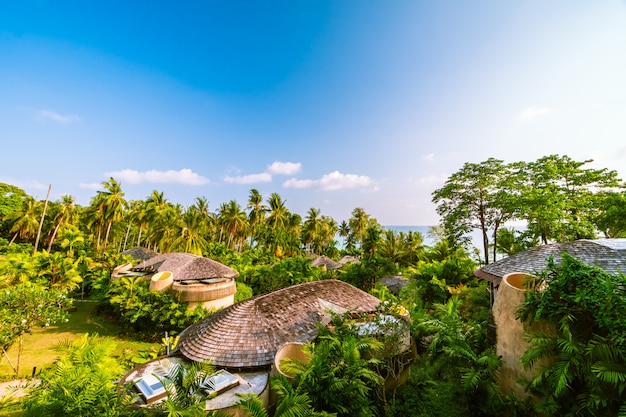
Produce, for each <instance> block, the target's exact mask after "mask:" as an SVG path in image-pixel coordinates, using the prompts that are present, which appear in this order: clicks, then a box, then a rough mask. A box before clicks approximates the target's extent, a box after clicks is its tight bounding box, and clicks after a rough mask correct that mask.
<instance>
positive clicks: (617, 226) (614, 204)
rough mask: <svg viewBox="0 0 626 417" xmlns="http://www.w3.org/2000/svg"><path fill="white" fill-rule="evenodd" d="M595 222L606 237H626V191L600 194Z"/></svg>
mask: <svg viewBox="0 0 626 417" xmlns="http://www.w3.org/2000/svg"><path fill="white" fill-rule="evenodd" d="M597 198H598V204H597V207H598V209H599V213H598V215H597V216H596V217H595V219H594V222H595V225H596V227H597V228H598V230H600V232H601V233H602V234H603V235H604V237H606V238H623V237H626V192H605V193H600V194H599V195H598V196H597Z"/></svg>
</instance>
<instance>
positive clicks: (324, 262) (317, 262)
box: [311, 256, 341, 269]
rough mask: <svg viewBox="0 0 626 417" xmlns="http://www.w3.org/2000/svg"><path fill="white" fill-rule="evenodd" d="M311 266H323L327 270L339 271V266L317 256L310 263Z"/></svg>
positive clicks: (330, 260) (323, 257)
mask: <svg viewBox="0 0 626 417" xmlns="http://www.w3.org/2000/svg"><path fill="white" fill-rule="evenodd" d="M311 265H312V266H325V267H326V268H328V269H339V268H341V264H340V263H337V262H335V261H333V260H332V259H330V258H327V257H325V256H318V257H317V258H315V259H313V260H312V261H311Z"/></svg>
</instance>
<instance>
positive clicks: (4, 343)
mask: <svg viewBox="0 0 626 417" xmlns="http://www.w3.org/2000/svg"><path fill="white" fill-rule="evenodd" d="M71 304H72V301H71V300H70V299H68V298H67V296H66V295H65V294H64V293H63V292H62V291H60V290H58V289H47V288H45V287H42V286H39V285H36V284H30V283H23V284H18V285H15V286H12V287H5V288H3V289H0V323H2V326H0V347H2V349H3V350H4V351H6V350H8V349H9V347H11V345H13V343H15V341H16V340H17V339H18V338H20V337H22V336H23V335H24V334H27V333H30V332H31V331H32V329H33V328H35V327H46V326H50V325H51V324H55V323H57V322H59V321H61V320H65V318H66V310H67V308H69V307H70V306H71ZM20 354H21V351H20V352H18V363H19V355H20ZM15 371H16V373H18V372H19V369H16V370H15Z"/></svg>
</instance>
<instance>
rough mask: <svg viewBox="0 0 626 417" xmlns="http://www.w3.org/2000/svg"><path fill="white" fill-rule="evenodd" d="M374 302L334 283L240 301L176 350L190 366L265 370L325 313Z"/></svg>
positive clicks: (190, 333)
mask: <svg viewBox="0 0 626 417" xmlns="http://www.w3.org/2000/svg"><path fill="white" fill-rule="evenodd" d="M379 303H380V300H378V299H377V298H376V297H374V296H372V295H370V294H368V293H366V292H364V291H361V290H359V289H358V288H355V287H353V286H352V285H350V284H348V283H346V282H343V281H338V280H322V281H313V282H307V283H304V284H298V285H294V286H291V287H287V288H282V289H280V290H277V291H274V292H271V293H268V294H263V295H260V296H257V297H254V298H250V299H248V300H244V301H242V302H239V303H237V304H234V305H232V306H230V307H227V308H224V309H222V310H220V311H218V312H216V313H215V314H213V315H211V316H209V317H207V318H206V319H204V320H201V321H199V322H197V323H195V324H193V325H191V326H189V327H188V328H187V329H185V331H184V332H183V333H182V334H181V335H180V340H179V342H178V347H177V350H178V351H179V353H181V354H182V355H183V356H185V357H186V358H188V359H191V360H193V361H205V360H209V361H211V363H212V364H213V365H215V366H219V367H226V368H235V369H246V368H254V367H265V366H270V365H271V364H272V363H273V362H274V356H275V354H276V352H277V351H278V350H279V349H280V348H281V347H282V346H283V345H285V344H286V343H291V342H308V341H312V340H314V339H315V337H316V336H317V323H318V322H322V323H323V324H328V322H329V321H330V315H329V314H328V312H327V310H332V311H335V312H337V313H343V312H346V311H351V312H354V313H369V312H373V311H374V310H375V309H376V307H377V306H378V304H379Z"/></svg>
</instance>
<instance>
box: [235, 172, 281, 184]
mask: <svg viewBox="0 0 626 417" xmlns="http://www.w3.org/2000/svg"><path fill="white" fill-rule="evenodd" d="M271 181H272V174H269V173H267V172H262V173H260V174H250V175H239V176H236V177H230V176H226V177H224V182H227V183H230V184H258V183H261V182H271Z"/></svg>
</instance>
